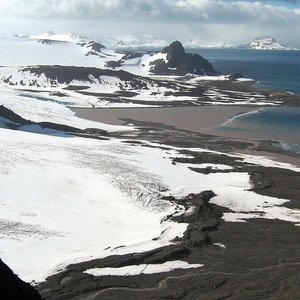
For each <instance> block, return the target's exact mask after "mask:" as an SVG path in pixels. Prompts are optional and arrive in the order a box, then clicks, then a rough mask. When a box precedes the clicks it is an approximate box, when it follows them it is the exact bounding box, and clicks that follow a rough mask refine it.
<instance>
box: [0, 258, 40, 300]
mask: <svg viewBox="0 0 300 300" xmlns="http://www.w3.org/2000/svg"><path fill="white" fill-rule="evenodd" d="M0 299H1V300H35V299H37V300H38V299H42V298H41V296H40V294H39V293H38V292H37V291H36V290H35V289H34V288H33V287H32V286H31V285H29V284H28V283H26V282H24V281H22V280H21V279H20V278H19V277H18V276H17V275H15V274H14V273H13V271H12V270H11V269H10V268H9V267H8V266H7V265H6V264H5V263H4V262H3V261H2V260H1V259H0Z"/></svg>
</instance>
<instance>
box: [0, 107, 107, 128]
mask: <svg viewBox="0 0 300 300" xmlns="http://www.w3.org/2000/svg"><path fill="white" fill-rule="evenodd" d="M0 117H2V118H3V119H4V120H3V121H2V122H3V123H4V124H3V125H4V126H6V127H7V128H9V129H15V130H23V128H22V126H38V127H40V128H41V129H52V130H56V131H62V132H68V133H88V132H89V131H91V130H92V129H87V130H86V131H85V130H82V129H79V128H75V127H71V126H67V125H62V124H57V123H51V122H32V121H30V120H26V119H24V118H22V117H21V116H19V115H18V114H16V113H15V112H13V111H12V110H10V109H8V108H6V107H5V106H3V105H0ZM99 131H100V130H99ZM101 132H102V134H104V133H106V132H105V131H101Z"/></svg>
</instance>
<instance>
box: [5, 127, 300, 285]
mask: <svg viewBox="0 0 300 300" xmlns="http://www.w3.org/2000/svg"><path fill="white" fill-rule="evenodd" d="M0 131H1V132H0V133H1V134H0V144H1V168H0V183H1V184H0V206H1V211H0V224H1V226H0V228H1V231H0V234H1V239H0V249H1V250H0V255H1V257H2V259H3V260H4V261H6V262H7V263H8V264H9V265H10V266H11V267H12V268H13V269H14V270H15V272H16V273H17V274H19V275H20V276H21V278H23V279H25V280H27V281H32V280H35V281H42V280H44V279H45V278H46V277H47V276H48V275H50V274H53V273H54V272H56V271H58V270H60V269H63V268H64V267H65V266H67V265H68V264H70V263H76V262H81V261H84V260H89V259H93V258H100V257H105V256H108V255H111V254H124V253H131V252H136V251H145V250H150V249H153V248H156V247H160V246H163V245H168V244H169V243H170V241H171V240H172V239H173V238H175V237H176V236H181V235H182V234H183V232H184V231H185V230H186V227H187V224H178V223H175V222H172V221H168V220H166V216H167V215H170V214H172V213H176V214H180V213H184V210H183V208H182V207H178V205H174V204H172V203H170V202H166V201H162V200H160V197H161V195H173V196H175V197H177V198H180V197H185V196H186V195H188V194H189V193H191V192H193V193H198V192H202V191H204V190H210V189H211V190H213V191H214V192H215V193H216V194H217V196H216V197H215V198H213V200H212V202H213V203H215V204H218V205H221V206H225V207H229V208H230V209H231V210H232V211H233V212H232V213H226V214H225V215H224V219H225V220H226V221H235V222H237V221H239V222H245V220H246V219H247V218H272V219H273V218H277V219H281V220H286V221H290V222H294V223H297V224H299V223H300V213H299V211H298V210H292V209H288V208H285V207H282V206H281V205H282V204H283V203H285V202H287V200H282V199H276V198H271V197H266V196H261V195H257V194H255V193H254V192H251V191H248V190H249V189H250V188H251V185H250V183H249V175H248V174H246V173H229V174H224V173H216V174H208V175H204V174H200V173H196V172H193V171H192V170H190V168H189V166H185V165H184V164H175V165H174V164H172V158H173V157H177V156H180V154H179V153H178V152H177V151H176V150H173V149H166V150H163V149H160V148H148V147H143V146H138V145H135V146H133V145H126V144H124V143H122V141H120V140H114V139H111V140H109V141H99V140H91V139H83V138H78V137H69V138H66V137H59V136H47V135H42V134H34V133H28V132H21V131H13V130H7V129H0ZM154 145H155V144H154ZM156 146H157V147H159V145H156ZM249 212H250V214H249ZM157 237H159V238H158V239H155V240H153V239H154V238H157ZM119 247H121V248H119ZM116 248H117V249H116ZM37 258H38V259H37Z"/></svg>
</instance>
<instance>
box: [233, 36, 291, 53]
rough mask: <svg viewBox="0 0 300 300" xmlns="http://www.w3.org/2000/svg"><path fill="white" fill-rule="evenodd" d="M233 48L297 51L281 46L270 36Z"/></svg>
mask: <svg viewBox="0 0 300 300" xmlns="http://www.w3.org/2000/svg"><path fill="white" fill-rule="evenodd" d="M231 48H238V49H256V50H296V49H295V48H291V47H287V46H285V45H282V44H280V43H279V42H278V41H277V40H276V39H275V38H273V37H270V36H263V37H258V38H255V39H254V40H252V41H251V42H249V43H247V44H244V45H239V46H237V47H231Z"/></svg>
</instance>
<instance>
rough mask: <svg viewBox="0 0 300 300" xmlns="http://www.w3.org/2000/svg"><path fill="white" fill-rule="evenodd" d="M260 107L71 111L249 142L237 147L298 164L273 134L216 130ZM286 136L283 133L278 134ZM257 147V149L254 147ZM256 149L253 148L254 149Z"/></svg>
mask: <svg viewBox="0 0 300 300" xmlns="http://www.w3.org/2000/svg"><path fill="white" fill-rule="evenodd" d="M260 108H264V107H257V106H238V105H233V106H226V105H217V106H200V107H199V106H198V107H162V108H108V109H101V108H97V109H95V108H94V109H90V108H76V109H72V111H73V112H75V113H76V115H77V116H78V117H80V118H84V119H88V120H91V121H98V122H105V123H108V124H112V125H128V124H131V125H134V124H136V126H138V127H141V128H142V127H147V126H150V127H157V128H169V129H175V130H180V131H186V132H194V133H201V134H205V135H208V136H211V135H212V136H217V137H219V138H221V139H225V140H226V139H229V140H236V141H241V142H249V143H250V144H252V146H251V147H250V149H247V150H245V149H240V150H237V151H238V152H239V153H244V154H249V155H252V154H253V155H257V156H259V155H260V156H261V155H263V156H268V157H271V158H275V159H277V160H278V161H280V162H286V163H291V164H295V165H297V166H300V157H299V156H298V155H293V154H292V153H291V152H288V151H283V150H281V149H279V148H276V147H275V146H272V142H273V141H275V139H274V136H273V138H272V136H270V135H269V136H268V139H267V138H262V137H261V136H260V134H259V133H258V134H257V136H256V137H255V138H253V135H252V136H251V135H247V134H245V133H239V132H237V131H231V132H228V131H226V130H220V129H218V127H219V126H221V125H222V124H224V123H226V122H227V121H228V120H231V119H233V118H235V117H236V116H240V115H242V114H248V113H252V112H254V111H256V110H257V109H260ZM282 138H286V136H282ZM266 140H269V141H270V142H269V144H268V147H267V148H266V147H265V148H264V149H261V146H260V148H259V145H260V144H264V145H266V143H264V141H266ZM256 148H258V149H256ZM255 149H256V150H255Z"/></svg>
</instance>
